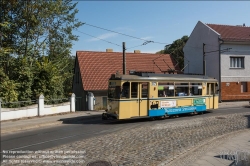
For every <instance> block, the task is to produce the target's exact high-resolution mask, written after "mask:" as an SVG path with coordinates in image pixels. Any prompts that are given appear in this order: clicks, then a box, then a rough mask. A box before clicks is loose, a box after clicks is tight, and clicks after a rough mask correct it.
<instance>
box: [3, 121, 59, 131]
mask: <svg viewBox="0 0 250 166" xmlns="http://www.w3.org/2000/svg"><path fill="white" fill-rule="evenodd" d="M59 124H62V122H59V121H58V122H50V123H41V124H36V125H33V126H23V127H20V128H9V129H8V128H7V129H1V134H9V133H13V132H17V131H23V130H29V129H35V128H39V127H46V126H52V125H59Z"/></svg>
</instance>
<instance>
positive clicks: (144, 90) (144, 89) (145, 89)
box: [141, 82, 148, 98]
mask: <svg viewBox="0 0 250 166" xmlns="http://www.w3.org/2000/svg"><path fill="white" fill-rule="evenodd" d="M141 97H142V98H146V97H148V83H147V82H144V83H142V94H141Z"/></svg>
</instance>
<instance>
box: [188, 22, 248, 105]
mask: <svg viewBox="0 0 250 166" xmlns="http://www.w3.org/2000/svg"><path fill="white" fill-rule="evenodd" d="M183 51H184V56H185V58H184V59H185V60H184V65H185V66H186V65H187V67H186V68H185V69H184V73H194V74H204V75H208V76H210V77H214V78H216V79H218V81H219V92H220V93H219V99H220V101H234V100H249V99H250V27H246V26H245V24H243V25H236V26H232V25H217V24H204V23H202V22H201V21H198V23H197V24H196V26H195V27H194V29H193V31H192V33H191V35H190V37H189V39H188V41H187V43H186V45H185V46H184V48H183Z"/></svg>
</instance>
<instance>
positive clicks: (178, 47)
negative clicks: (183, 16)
mask: <svg viewBox="0 0 250 166" xmlns="http://www.w3.org/2000/svg"><path fill="white" fill-rule="evenodd" d="M187 41H188V36H183V37H182V38H180V39H177V40H175V41H174V42H173V43H172V44H169V45H166V46H165V48H164V50H161V51H159V52H157V53H164V54H171V56H172V57H173V58H174V59H175V60H176V62H177V63H178V65H179V67H180V69H183V68H184V52H183V47H184V46H185V44H186V42H187Z"/></svg>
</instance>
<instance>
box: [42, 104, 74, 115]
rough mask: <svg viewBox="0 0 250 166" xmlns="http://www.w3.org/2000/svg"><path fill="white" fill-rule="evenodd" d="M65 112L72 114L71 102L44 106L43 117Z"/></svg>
mask: <svg viewBox="0 0 250 166" xmlns="http://www.w3.org/2000/svg"><path fill="white" fill-rule="evenodd" d="M63 112H70V102H68V103H62V104H60V105H59V104H57V105H44V110H43V112H41V115H51V114H58V113H63Z"/></svg>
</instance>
